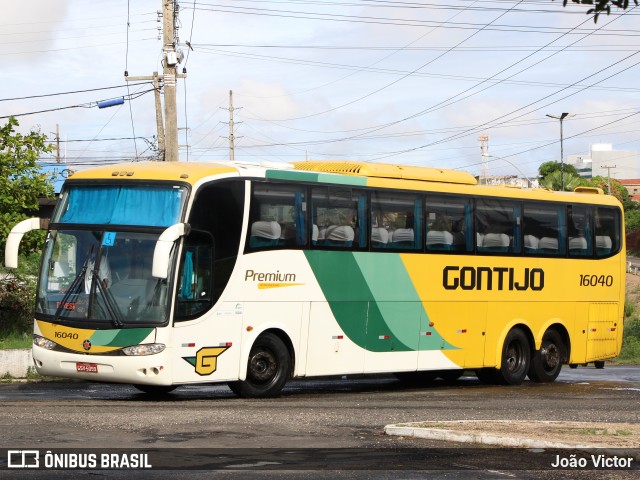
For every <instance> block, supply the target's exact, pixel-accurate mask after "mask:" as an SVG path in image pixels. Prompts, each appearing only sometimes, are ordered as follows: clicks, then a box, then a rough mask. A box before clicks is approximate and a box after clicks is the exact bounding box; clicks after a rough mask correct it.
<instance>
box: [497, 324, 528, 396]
mask: <svg viewBox="0 0 640 480" xmlns="http://www.w3.org/2000/svg"><path fill="white" fill-rule="evenodd" d="M529 351H530V350H529V341H528V340H527V336H526V335H525V334H524V332H523V331H522V330H520V329H519V328H514V329H513V330H511V331H510V332H509V333H508V334H507V338H505V339H504V345H503V347H502V366H501V367H500V370H499V374H500V375H499V376H500V378H499V380H500V383H503V384H506V385H520V384H521V383H522V381H523V380H524V377H526V376H527V372H528V370H529V360H530V355H529Z"/></svg>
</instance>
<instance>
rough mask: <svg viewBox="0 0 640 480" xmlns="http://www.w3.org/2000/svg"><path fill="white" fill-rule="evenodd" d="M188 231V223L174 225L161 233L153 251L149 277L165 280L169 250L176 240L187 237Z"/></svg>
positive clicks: (167, 272)
mask: <svg viewBox="0 0 640 480" xmlns="http://www.w3.org/2000/svg"><path fill="white" fill-rule="evenodd" d="M190 231H191V226H190V225H189V224H188V223H176V224H174V225H171V226H170V227H169V228H167V229H166V230H165V231H164V232H162V234H161V235H160V237H159V238H158V241H157V242H156V248H155V249H154V251H153V266H152V269H151V275H153V276H154V277H155V278H167V275H168V274H169V258H170V255H171V249H172V248H173V245H174V243H175V241H176V240H178V239H179V238H180V237H183V236H184V235H188V234H189V232H190Z"/></svg>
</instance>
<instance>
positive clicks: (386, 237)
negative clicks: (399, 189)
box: [371, 191, 422, 250]
mask: <svg viewBox="0 0 640 480" xmlns="http://www.w3.org/2000/svg"><path fill="white" fill-rule="evenodd" d="M421 209H422V199H421V198H420V196H418V195H411V194H404V193H391V192H378V191H374V192H372V193H371V248H372V249H373V250H378V249H394V248H395V249H401V250H422V242H421V241H420V238H421V235H422V227H421V224H422V221H421V220H422V214H421Z"/></svg>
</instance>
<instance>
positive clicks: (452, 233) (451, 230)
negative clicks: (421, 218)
mask: <svg viewBox="0 0 640 480" xmlns="http://www.w3.org/2000/svg"><path fill="white" fill-rule="evenodd" d="M425 210H426V214H425V223H426V229H427V236H426V242H425V243H426V247H427V251H444V252H449V251H455V252H471V251H473V236H472V230H471V228H470V227H471V225H472V223H471V211H472V208H471V200H469V199H466V198H454V197H436V196H427V201H426V206H425Z"/></svg>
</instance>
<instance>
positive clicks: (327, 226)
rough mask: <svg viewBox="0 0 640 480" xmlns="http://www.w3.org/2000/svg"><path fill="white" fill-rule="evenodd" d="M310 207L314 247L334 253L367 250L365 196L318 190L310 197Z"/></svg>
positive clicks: (342, 190) (348, 191)
mask: <svg viewBox="0 0 640 480" xmlns="http://www.w3.org/2000/svg"><path fill="white" fill-rule="evenodd" d="M311 203H312V207H311V209H312V210H311V212H312V215H311V224H312V230H311V231H312V245H313V246H315V247H316V248H332V249H333V248H340V249H360V248H364V247H366V246H367V230H366V225H367V218H366V206H367V201H366V194H365V193H364V192H361V191H356V190H352V189H350V188H342V187H316V188H314V189H313V190H312V193H311ZM316 229H317V230H316ZM316 235H317V237H316Z"/></svg>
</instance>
